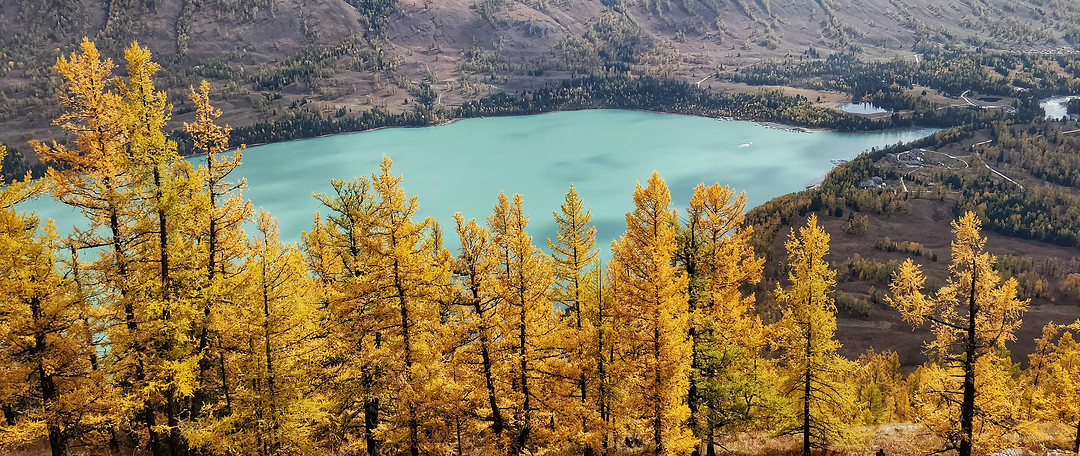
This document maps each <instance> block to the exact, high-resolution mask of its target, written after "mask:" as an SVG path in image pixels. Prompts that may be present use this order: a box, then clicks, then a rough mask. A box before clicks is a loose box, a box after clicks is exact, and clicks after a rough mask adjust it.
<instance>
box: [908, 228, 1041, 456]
mask: <svg viewBox="0 0 1080 456" xmlns="http://www.w3.org/2000/svg"><path fill="white" fill-rule="evenodd" d="M980 225H981V223H980V221H979V218H978V217H977V216H976V215H975V214H974V213H971V212H968V213H965V214H964V215H963V216H962V217H960V219H959V220H956V221H954V222H953V224H952V226H953V233H954V234H955V236H956V240H954V241H953V243H952V262H951V263H950V265H949V277H948V279H947V281H946V284H945V285H944V286H942V287H941V288H939V289H938V290H937V292H936V293H934V294H932V295H925V294H923V291H922V288H923V284H924V282H925V280H926V279H925V277H923V274H922V271H921V268H920V267H919V266H918V265H916V264H915V263H913V262H912V261H911V260H907V261H905V262H904V263H902V264H901V265H900V268H899V269H898V270H897V272H896V273H895V275H894V277H893V279H892V283H891V284H890V291H891V295H890V296H889V297H888V298H887V299H888V301H889V302H890V304H892V305H893V306H894V307H896V308H897V309H898V310H899V311H900V313H901V314H902V315H903V317H904V319H905V320H906V321H908V322H909V323H911V324H912V326H915V327H919V326H923V325H927V324H928V325H929V326H930V330H931V332H932V333H933V334H934V339H933V340H931V341H929V342H928V343H927V345H926V350H927V354H928V356H929V357H930V362H929V363H928V364H927V366H926V369H924V370H925V377H926V378H925V379H923V380H921V383H922V384H924V385H926V386H925V387H922V388H920V391H918V392H917V393H919V395H918V396H917V397H916V401H917V402H918V403H920V405H921V407H922V410H921V413H922V414H923V416H924V422H925V423H927V425H928V426H929V427H930V428H931V429H932V430H933V431H934V432H935V433H937V434H938V435H940V436H941V437H942V438H944V439H945V441H946V445H947V447H948V449H954V450H956V451H957V453H958V454H959V455H960V456H970V455H971V454H972V453H980V454H982V453H986V452H988V451H990V450H992V449H996V448H999V447H1000V446H1001V445H1002V444H1003V441H1002V440H1001V439H1002V438H1004V437H1006V434H1007V433H1006V432H1003V429H1006V428H1008V427H1010V426H1012V425H1013V424H1014V423H1015V416H1014V415H1015V413H1016V411H1017V410H1016V406H1018V404H1020V402H1022V400H1021V399H1020V398H1019V397H1018V396H1017V395H1016V392H1015V391H1016V390H1015V387H1016V385H1015V381H1014V379H1013V378H1012V375H1011V373H1009V371H1010V370H1011V369H1012V365H1011V362H1010V361H1009V360H1008V355H1007V353H1006V351H1005V344H1006V343H1007V342H1010V341H1012V340H1014V338H1015V332H1016V330H1017V329H1018V328H1019V327H1020V316H1021V315H1022V314H1023V312H1024V311H1025V310H1026V309H1027V305H1028V303H1027V301H1022V300H1020V299H1018V298H1017V294H1016V293H1017V283H1016V280H1015V279H1009V280H1004V281H1003V280H1002V279H1001V276H1000V275H999V274H998V272H997V271H996V270H994V263H995V262H996V259H995V257H994V256H993V255H991V254H989V253H987V252H986V251H985V250H984V247H985V245H986V238H984V237H982V236H981V234H980V233H979V229H980Z"/></svg>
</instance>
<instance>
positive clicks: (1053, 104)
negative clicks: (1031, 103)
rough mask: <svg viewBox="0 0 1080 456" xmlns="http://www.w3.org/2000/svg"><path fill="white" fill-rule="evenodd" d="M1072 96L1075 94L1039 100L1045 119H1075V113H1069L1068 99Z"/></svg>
mask: <svg viewBox="0 0 1080 456" xmlns="http://www.w3.org/2000/svg"><path fill="white" fill-rule="evenodd" d="M1073 98H1076V96H1064V97H1053V98H1045V99H1042V100H1039V107H1041V108H1042V109H1043V112H1044V113H1045V114H1046V118H1047V119H1050V120H1061V119H1062V118H1069V119H1073V120H1076V119H1077V116H1076V115H1074V114H1069V100H1071V99H1073Z"/></svg>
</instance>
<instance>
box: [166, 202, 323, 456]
mask: <svg viewBox="0 0 1080 456" xmlns="http://www.w3.org/2000/svg"><path fill="white" fill-rule="evenodd" d="M257 227H258V232H257V235H256V236H255V237H253V238H252V239H251V240H249V241H248V251H249V253H248V256H247V258H246V261H245V262H244V268H243V270H242V271H241V272H240V274H239V277H238V281H237V282H238V283H239V284H241V285H240V287H239V288H238V289H237V290H235V292H234V293H233V294H232V302H233V305H230V306H222V307H221V308H219V309H218V310H217V311H218V312H221V313H222V315H221V318H219V319H216V320H215V321H214V324H215V328H213V329H214V332H215V333H217V334H219V335H220V337H221V338H222V346H223V348H225V349H226V351H227V355H226V356H227V358H228V362H227V364H226V366H228V367H227V370H228V375H229V382H228V383H229V384H230V385H232V388H231V390H230V392H229V394H230V399H229V411H228V413H223V414H220V415H219V416H210V417H205V418H204V419H203V420H202V422H201V423H200V426H199V428H198V429H193V430H191V431H190V432H188V434H187V436H188V437H189V438H190V440H191V442H192V444H193V446H198V447H199V448H204V449H208V450H211V451H212V452H214V453H216V454H243V455H259V456H270V455H282V454H311V453H312V451H314V446H315V443H314V442H313V440H312V438H313V436H314V432H313V429H314V427H315V424H316V423H315V421H316V420H317V419H319V418H320V417H321V416H322V414H321V411H320V406H321V404H320V402H319V401H318V400H317V397H316V396H315V391H314V390H315V385H317V383H316V382H313V381H311V380H312V379H313V378H317V377H314V374H315V373H316V371H317V370H318V366H317V365H315V364H314V362H315V361H316V360H319V359H320V357H318V356H315V354H316V353H317V352H318V351H319V350H320V348H321V346H320V345H319V337H318V336H319V331H318V325H317V316H316V302H315V298H316V297H317V295H316V294H315V293H314V292H313V291H314V279H313V278H312V277H311V276H310V275H309V273H308V271H309V268H308V266H307V264H306V262H305V261H304V257H303V255H302V254H301V252H300V250H299V249H298V248H297V247H296V246H295V245H290V244H284V243H282V242H281V240H280V239H279V236H278V229H277V223H276V222H275V221H274V220H273V219H272V218H271V217H270V215H269V214H267V213H266V212H260V214H259V217H258V219H257Z"/></svg>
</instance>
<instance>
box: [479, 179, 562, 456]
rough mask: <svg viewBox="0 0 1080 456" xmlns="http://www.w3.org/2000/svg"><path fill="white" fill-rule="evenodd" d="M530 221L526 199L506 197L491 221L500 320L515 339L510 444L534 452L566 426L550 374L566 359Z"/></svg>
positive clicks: (545, 262) (547, 270)
mask: <svg viewBox="0 0 1080 456" xmlns="http://www.w3.org/2000/svg"><path fill="white" fill-rule="evenodd" d="M528 222H529V218H528V216H526V215H525V213H524V209H523V208H522V198H521V195H514V200H513V203H511V202H510V200H509V199H508V198H507V197H506V194H505V193H502V194H499V200H498V203H497V204H496V205H495V208H494V211H493V212H492V214H491V215H490V216H489V217H488V229H489V231H490V232H491V236H492V244H493V247H494V249H495V253H496V257H497V261H498V266H497V272H496V278H495V283H496V287H497V293H498V296H499V299H501V300H502V301H504V303H505V304H504V305H503V306H502V307H501V310H502V311H503V312H504V313H503V315H500V316H498V317H497V318H499V319H500V320H501V321H502V322H503V325H504V326H503V328H504V329H503V332H504V336H505V337H506V338H508V339H510V340H511V341H512V342H510V345H511V348H510V351H509V353H507V356H506V358H505V359H506V360H507V361H509V366H508V369H507V371H508V372H509V373H510V376H511V380H510V381H511V385H512V388H511V390H512V393H511V395H510V399H511V401H512V404H513V408H512V412H511V415H512V417H513V421H514V422H515V423H517V425H516V426H515V429H514V435H513V439H512V440H511V441H510V442H509V443H510V449H511V452H513V453H515V454H516V453H522V452H535V451H538V450H539V449H541V448H545V447H548V446H551V445H553V444H554V443H555V442H557V441H558V440H559V438H558V435H560V434H562V433H563V432H561V428H562V426H564V425H565V424H566V423H564V422H563V420H562V419H561V417H557V416H556V413H557V411H558V410H559V409H560V408H561V407H559V406H556V405H555V404H559V405H562V402H556V400H557V397H556V396H555V395H557V394H560V393H559V389H558V382H556V381H555V380H554V379H553V378H552V376H551V372H553V371H554V367H553V365H552V363H553V362H555V360H556V359H557V358H558V357H559V356H560V355H561V350H559V348H560V344H559V343H558V338H559V337H560V328H559V324H558V322H557V321H556V317H555V311H554V308H553V306H552V302H551V299H550V296H549V290H550V288H551V285H552V281H553V276H552V270H551V264H550V260H549V259H548V257H547V256H545V255H544V254H543V253H541V252H540V249H538V248H536V246H534V245H533V243H532V236H529V235H528V233H527V232H526V230H525V229H526V227H527V226H528Z"/></svg>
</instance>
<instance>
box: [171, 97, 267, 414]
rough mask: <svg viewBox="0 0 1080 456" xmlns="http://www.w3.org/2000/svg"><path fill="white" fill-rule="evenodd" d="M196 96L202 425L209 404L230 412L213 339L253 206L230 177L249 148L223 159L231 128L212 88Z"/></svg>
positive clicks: (189, 128)
mask: <svg viewBox="0 0 1080 456" xmlns="http://www.w3.org/2000/svg"><path fill="white" fill-rule="evenodd" d="M190 90H191V93H190V95H189V97H188V98H189V99H191V101H192V103H194V105H195V121H194V122H191V123H188V122H185V123H184V132H185V133H187V134H188V135H189V136H190V137H191V140H192V151H193V152H194V153H196V154H203V155H204V158H205V162H204V164H203V165H201V166H200V167H199V169H198V171H197V173H198V176H199V178H200V179H201V180H202V183H201V188H200V189H199V191H198V195H197V197H196V198H193V199H192V200H191V201H189V202H188V203H187V204H188V205H189V206H192V209H194V212H195V220H194V221H193V223H190V226H189V227H188V232H189V233H188V235H189V236H191V237H192V238H194V239H197V240H198V249H197V252H198V253H199V257H198V258H197V260H198V264H197V265H196V267H195V268H194V270H196V271H201V272H202V275H203V277H201V278H193V281H194V282H196V283H199V291H198V293H197V294H198V295H199V296H198V303H197V306H198V307H201V310H202V315H196V316H195V317H194V318H195V322H194V323H193V324H192V332H193V334H192V337H193V339H194V340H195V346H194V347H195V348H194V353H195V354H196V355H198V356H199V363H198V368H199V372H198V376H197V379H198V382H199V385H198V388H197V389H195V391H194V392H193V393H192V397H191V401H190V411H191V412H190V414H191V417H192V418H193V419H195V420H197V419H199V418H200V417H201V416H202V410H203V407H204V406H205V405H206V404H207V403H218V404H221V403H224V407H225V408H227V407H228V402H229V401H227V400H226V396H227V395H228V394H229V392H228V389H229V384H228V379H227V378H226V377H225V376H224V375H223V374H224V373H225V372H226V371H227V369H226V366H225V365H224V363H225V354H224V352H223V351H222V350H221V347H220V346H219V345H217V344H216V343H215V340H217V338H218V335H217V334H212V333H211V331H210V328H211V327H212V326H213V325H214V324H215V323H214V321H213V320H214V319H215V318H218V317H217V315H220V312H218V310H219V309H220V308H221V307H222V306H224V305H225V304H226V302H227V301H228V295H229V294H230V293H231V292H232V290H233V289H234V287H235V286H236V279H237V272H238V271H237V266H236V265H237V263H239V262H240V256H241V255H242V254H243V252H244V248H243V244H244V243H243V231H242V229H241V228H242V224H243V222H244V220H246V219H247V218H248V216H250V215H251V212H252V210H251V202H250V201H245V200H244V199H243V197H242V196H241V194H240V191H241V189H242V188H243V187H244V185H245V183H246V182H245V180H244V179H239V180H238V181H236V182H232V181H230V180H229V175H230V174H231V173H232V171H233V170H235V169H236V167H237V166H239V165H240V159H241V157H242V151H243V146H241V147H239V148H237V149H236V150H235V151H234V152H233V153H232V155H224V156H223V155H222V154H224V153H225V152H226V151H227V149H228V145H229V134H230V132H231V128H229V127H228V126H227V125H226V126H221V125H217V124H216V123H215V121H216V120H217V119H218V118H219V117H221V110H219V109H217V108H215V107H214V106H213V105H211V104H210V83H208V82H206V81H202V84H201V85H200V86H199V89H198V90H196V89H195V88H194V87H192V88H190ZM215 366H216V367H217V368H216V369H215ZM215 371H216V373H215ZM218 408H221V407H220V406H219V407H218Z"/></svg>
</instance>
